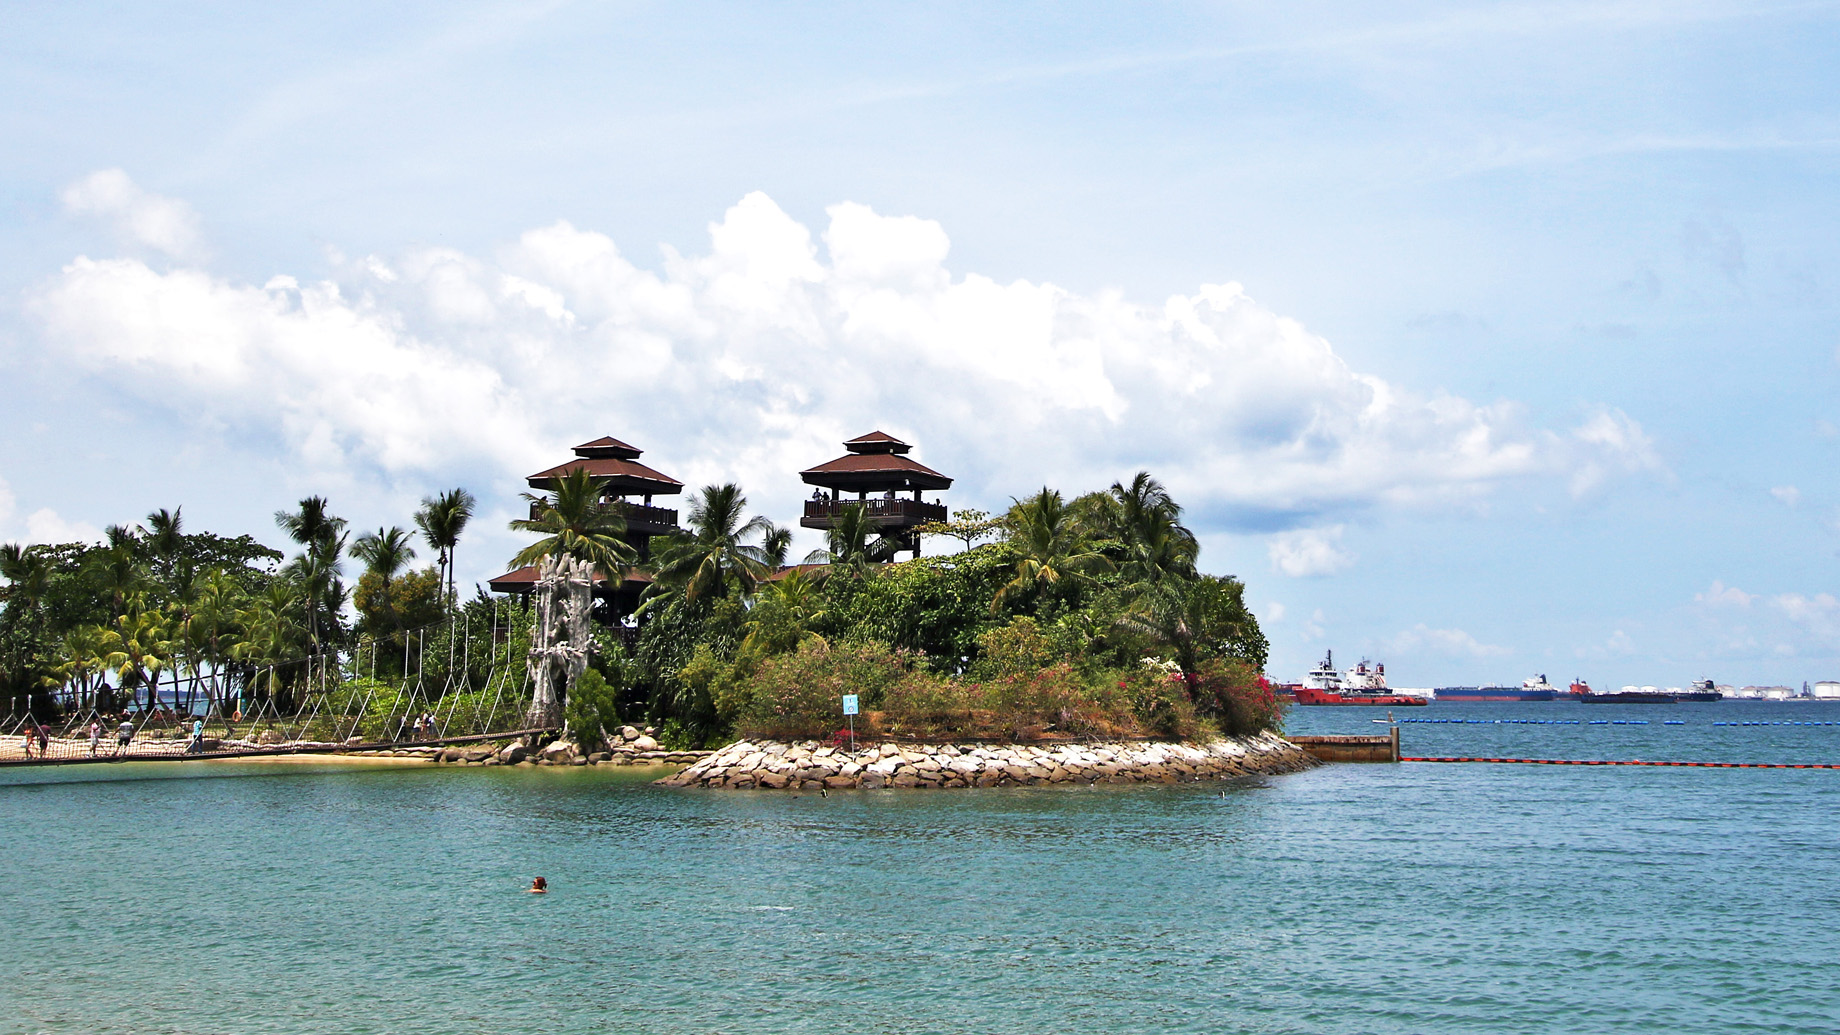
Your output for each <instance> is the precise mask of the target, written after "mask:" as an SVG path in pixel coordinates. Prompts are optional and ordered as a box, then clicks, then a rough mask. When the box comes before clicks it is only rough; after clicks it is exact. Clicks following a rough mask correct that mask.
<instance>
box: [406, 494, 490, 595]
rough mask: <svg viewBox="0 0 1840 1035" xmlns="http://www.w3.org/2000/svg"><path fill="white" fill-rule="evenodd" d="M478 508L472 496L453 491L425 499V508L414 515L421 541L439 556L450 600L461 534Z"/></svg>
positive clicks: (423, 504) (423, 503) (423, 500)
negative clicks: (426, 543)
mask: <svg viewBox="0 0 1840 1035" xmlns="http://www.w3.org/2000/svg"><path fill="white" fill-rule="evenodd" d="M477 505H478V501H477V500H475V499H474V498H473V494H472V493H470V492H468V491H466V490H465V489H450V490H448V491H447V492H443V493H441V494H440V495H439V496H427V497H423V499H422V509H420V510H418V511H416V512H415V527H417V528H419V529H421V530H422V538H423V539H425V540H427V542H428V545H429V546H430V547H432V548H433V549H434V551H435V553H436V555H437V556H438V557H439V560H440V564H441V571H442V572H443V574H444V575H445V577H446V581H445V583H443V584H444V585H445V586H446V587H447V595H448V598H449V599H452V598H453V595H454V548H455V547H456V546H458V545H459V544H460V533H461V532H464V531H466V523H467V522H468V521H471V520H472V518H473V508H474V507H476V506H477Z"/></svg>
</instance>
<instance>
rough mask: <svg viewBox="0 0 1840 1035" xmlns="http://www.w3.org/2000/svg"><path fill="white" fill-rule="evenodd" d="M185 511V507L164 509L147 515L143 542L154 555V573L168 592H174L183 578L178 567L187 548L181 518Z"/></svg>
mask: <svg viewBox="0 0 1840 1035" xmlns="http://www.w3.org/2000/svg"><path fill="white" fill-rule="evenodd" d="M184 510H185V508H184V507H177V508H174V509H173V510H167V509H165V508H164V507H162V508H161V509H159V510H156V511H154V512H153V513H151V514H149V515H147V526H146V532H145V534H144V535H143V536H142V540H141V541H142V542H144V543H145V544H146V546H147V549H148V552H150V553H151V554H152V555H153V567H154V571H155V573H156V574H157V575H158V576H159V578H160V580H161V581H162V582H163V583H164V584H165V586H166V589H167V590H168V591H172V590H173V589H174V587H175V585H176V584H177V583H178V582H179V581H180V580H181V578H182V577H183V576H182V575H181V574H180V572H179V571H178V567H179V557H180V553H181V551H182V550H183V549H184V547H185V532H184V521H183V519H182V518H181V516H180V515H181V514H182V513H183V512H184Z"/></svg>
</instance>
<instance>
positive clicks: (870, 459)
mask: <svg viewBox="0 0 1840 1035" xmlns="http://www.w3.org/2000/svg"><path fill="white" fill-rule="evenodd" d="M902 444H903V445H906V443H902ZM799 477H800V478H802V479H804V481H805V484H807V485H822V486H823V487H825V488H827V489H839V490H844V491H848V492H876V491H881V490H884V489H949V488H951V487H952V479H950V478H948V477H946V476H945V475H943V474H940V473H939V472H938V471H935V470H933V469H932V468H931V467H928V466H926V465H925V464H923V463H920V462H919V461H917V460H909V459H908V458H907V457H904V456H901V455H899V454H896V453H850V454H848V455H845V456H840V457H838V458H837V459H835V460H831V461H829V462H827V463H822V464H819V465H818V466H816V467H813V468H810V469H809V470H804V471H800V472H799Z"/></svg>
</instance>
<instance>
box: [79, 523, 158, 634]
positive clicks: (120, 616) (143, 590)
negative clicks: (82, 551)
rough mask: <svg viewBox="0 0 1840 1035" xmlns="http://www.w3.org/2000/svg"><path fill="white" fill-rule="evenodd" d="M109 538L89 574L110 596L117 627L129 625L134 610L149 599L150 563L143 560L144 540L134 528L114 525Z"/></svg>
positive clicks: (99, 587)
mask: <svg viewBox="0 0 1840 1035" xmlns="http://www.w3.org/2000/svg"><path fill="white" fill-rule="evenodd" d="M107 535H108V542H107V544H106V545H105V546H104V547H103V549H102V551H101V552H100V553H98V554H95V555H94V556H93V557H92V558H91V559H90V561H89V564H88V566H87V567H88V571H87V574H88V575H89V578H90V581H91V583H92V584H93V585H94V586H95V587H96V589H97V590H98V591H99V592H101V593H102V594H103V595H105V596H107V597H108V599H109V605H110V610H109V615H110V617H111V618H112V619H113V620H114V622H115V627H116V630H117V631H120V630H121V629H123V628H125V627H126V624H127V618H128V616H129V615H130V614H133V613H135V612H138V611H139V610H140V609H141V606H142V605H143V604H144V602H145V601H146V597H147V589H148V581H147V569H146V565H144V564H143V563H142V562H141V551H140V541H139V539H138V538H137V537H136V535H135V533H134V532H133V530H131V529H128V528H124V527H122V526H121V525H110V526H109V527H108V529H107Z"/></svg>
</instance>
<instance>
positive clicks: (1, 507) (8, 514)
mask: <svg viewBox="0 0 1840 1035" xmlns="http://www.w3.org/2000/svg"><path fill="white" fill-rule="evenodd" d="M18 509H19V500H18V497H16V496H14V495H13V490H12V487H11V486H9V485H8V484H7V483H6V479H4V478H0V542H5V543H25V544H28V545H30V544H33V543H75V542H98V541H100V540H101V539H102V530H101V529H99V528H96V527H94V526H93V525H89V524H85V523H83V522H80V521H67V520H65V519H64V518H62V517H60V516H59V515H58V513H57V511H55V510H52V509H51V508H50V507H40V508H39V509H38V510H35V511H33V512H32V513H30V514H28V515H26V519H25V521H24V523H23V525H15V524H14V523H13V515H14V513H15V512H17V511H18Z"/></svg>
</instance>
